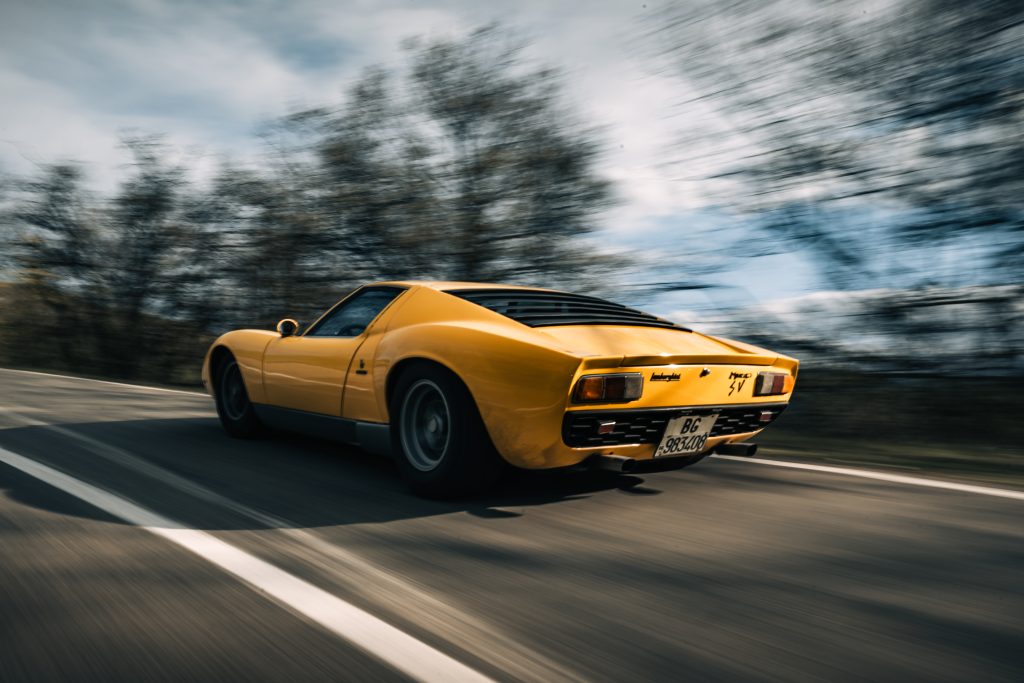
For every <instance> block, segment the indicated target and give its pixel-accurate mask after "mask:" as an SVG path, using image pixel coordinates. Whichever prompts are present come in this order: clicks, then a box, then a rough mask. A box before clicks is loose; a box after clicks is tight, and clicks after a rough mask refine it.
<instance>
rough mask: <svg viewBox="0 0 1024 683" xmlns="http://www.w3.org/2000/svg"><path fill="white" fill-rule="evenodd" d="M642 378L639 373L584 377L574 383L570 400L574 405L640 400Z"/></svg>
mask: <svg viewBox="0 0 1024 683" xmlns="http://www.w3.org/2000/svg"><path fill="white" fill-rule="evenodd" d="M643 391H644V377H643V375H641V374H640V373H639V372H630V373H622V374H618V375H585V376H583V377H580V379H579V381H577V382H576V388H575V389H574V390H573V392H572V400H573V401H574V402H576V403H625V402H627V401H635V400H636V399H638V398H640V395H641V394H642V393H643Z"/></svg>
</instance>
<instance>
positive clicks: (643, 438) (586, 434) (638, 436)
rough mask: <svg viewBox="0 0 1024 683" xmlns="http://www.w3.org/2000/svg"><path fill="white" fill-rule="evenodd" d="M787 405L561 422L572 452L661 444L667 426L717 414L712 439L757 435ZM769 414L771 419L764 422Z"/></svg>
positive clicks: (599, 415) (604, 413)
mask: <svg viewBox="0 0 1024 683" xmlns="http://www.w3.org/2000/svg"><path fill="white" fill-rule="evenodd" d="M785 409H786V404H785V403H768V404H754V405H744V406H698V407H693V408H654V409H650V410H644V409H639V410H593V411H591V410H587V411H574V412H570V413H566V414H565V418H564V419H563V421H562V440H563V441H565V445H567V446H571V447H573V448H585V447H588V446H621V445H623V444H637V443H658V442H659V441H661V437H662V435H663V434H664V433H665V426H666V425H667V424H668V421H669V420H671V419H672V418H675V417H679V416H680V415H713V414H717V415H718V419H717V420H715V426H714V427H712V428H711V436H729V435H731V434H745V433H747V432H755V431H757V430H758V429H762V428H764V427H765V426H766V425H769V424H771V423H772V422H774V421H775V419H776V418H778V417H779V415H781V414H782V411H783V410H785ZM762 413H768V414H769V415H768V416H767V417H768V418H769V419H766V420H764V421H762V420H761V414H762ZM608 422H614V423H615V426H614V427H613V428H612V431H610V432H608V433H607V434H598V433H597V430H598V427H599V426H600V425H601V423H608Z"/></svg>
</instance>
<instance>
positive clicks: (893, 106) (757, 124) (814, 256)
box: [0, 0, 1024, 443]
mask: <svg viewBox="0 0 1024 683" xmlns="http://www.w3.org/2000/svg"><path fill="white" fill-rule="evenodd" d="M633 37H634V39H635V42H636V44H637V45H638V48H637V54H638V58H640V59H642V60H644V61H645V62H646V63H647V64H649V65H652V68H653V69H654V70H655V71H657V72H659V74H660V75H661V76H666V75H667V76H668V77H669V78H670V79H672V80H673V81H674V82H675V83H677V84H678V86H679V88H678V91H677V92H668V93H667V94H666V96H667V97H669V98H674V99H675V100H676V105H677V106H678V111H679V112H680V115H679V116H678V117H677V118H678V126H677V127H678V132H679V135H678V139H676V140H666V144H665V149H664V163H666V164H669V165H671V166H672V167H673V169H674V170H675V173H676V175H677V176H678V178H679V179H680V181H681V182H688V183H697V184H698V185H699V187H700V192H701V194H702V196H704V197H705V198H706V199H707V207H706V211H709V212H718V213H719V214H721V215H728V216H730V217H732V218H733V219H735V220H736V221H739V222H741V223H742V224H743V225H744V226H745V230H746V232H745V233H744V237H743V239H742V241H741V242H740V243H739V244H737V243H736V242H735V241H731V240H727V239H724V238H723V239H722V240H721V242H720V243H719V242H718V241H717V240H716V238H715V236H714V235H711V237H710V240H709V239H708V236H707V235H706V234H704V235H691V234H685V233H684V234H674V235H669V236H667V237H666V242H669V243H672V244H676V245H682V247H676V249H677V251H678V253H676V254H674V255H673V253H672V252H671V249H670V248H666V249H664V250H661V252H660V253H662V254H663V255H665V257H666V258H664V259H660V260H659V263H658V264H650V263H645V260H644V259H643V258H640V257H639V256H638V255H637V254H638V253H639V252H638V251H633V250H631V249H630V248H629V247H628V245H626V246H625V247H624V248H621V249H616V250H612V249H609V248H608V247H607V246H606V243H604V242H602V241H601V240H597V239H595V232H594V231H595V230H596V229H597V228H598V227H599V226H600V225H601V220H602V217H603V216H605V215H606V212H607V210H608V209H609V208H611V207H613V206H614V205H615V202H616V193H615V188H614V187H613V186H612V185H611V184H610V182H608V181H607V180H606V179H604V178H602V177H601V174H600V173H599V172H598V170H597V169H598V168H599V167H600V162H601V160H602V155H603V154H604V151H605V149H606V146H607V145H608V144H610V143H612V142H614V141H611V140H607V139H606V132H605V131H602V130H600V129H597V128H595V127H594V126H592V125H590V124H589V123H588V122H587V121H586V120H584V119H583V118H582V117H581V116H580V115H579V114H578V113H577V112H576V111H575V110H574V108H573V107H571V106H569V104H568V102H567V98H566V97H565V77H564V76H563V75H562V74H561V73H560V72H559V71H558V70H557V69H555V68H552V67H550V66H548V65H544V64H537V63H535V62H534V61H533V60H531V59H529V58H528V57H527V54H528V52H529V50H528V48H529V44H528V42H526V41H524V40H522V39H521V38H520V37H519V36H518V35H517V34H515V33H514V32H512V31H509V30H507V29H504V28H502V27H499V26H487V27H484V28H481V29H479V30H476V31H474V32H472V33H470V34H469V35H467V36H465V37H463V38H459V39H446V40H437V39H412V40H409V41H407V42H406V43H405V44H404V45H403V49H404V61H403V63H402V65H401V67H399V68H395V69H387V68H383V67H377V68H372V69H369V70H367V71H366V72H365V74H364V75H363V77H362V78H361V79H359V80H358V81H357V82H356V83H355V84H353V85H352V86H351V87H350V88H349V90H348V92H347V93H346V97H345V100H344V103H343V104H342V105H340V106H336V107H321V108H311V109H306V110H302V111H297V112H295V113H294V114H292V115H290V116H288V117H286V118H283V119H281V120H277V121H272V122H270V123H269V124H268V125H267V126H266V128H265V130H264V131H263V132H262V138H263V143H264V152H263V154H262V156H261V158H260V161H259V163H254V164H249V165H242V164H237V163H232V162H230V161H226V162H224V163H223V164H222V166H221V167H220V169H219V171H218V172H217V174H216V176H215V177H214V178H213V179H212V180H210V181H209V182H206V183H203V184H196V183H192V182H189V181H187V178H188V177H189V174H188V173H187V172H186V171H187V169H185V168H183V167H181V166H177V165H175V163H173V162H172V161H170V160H171V159H172V158H173V155H171V154H169V153H168V149H167V148H166V147H165V146H164V145H163V143H162V142H161V139H160V138H159V137H158V136H150V137H147V136H134V137H127V138H126V139H125V141H124V144H125V146H126V147H127V149H128V150H129V151H130V152H131V155H132V158H133V160H134V161H133V164H132V166H131V169H130V173H128V174H127V177H125V178H124V179H123V181H122V182H121V184H120V186H119V187H118V189H117V191H116V192H115V193H113V195H112V196H98V195H95V194H92V193H90V192H89V191H87V190H86V189H85V188H86V187H87V183H85V182H84V180H85V179H84V178H83V175H82V174H83V171H82V169H81V167H80V166H77V165H75V164H67V163H58V164H53V165H51V166H48V167H43V168H40V170H39V172H38V174H37V175H36V176H35V177H33V178H11V177H6V178H0V205H2V206H3V207H6V210H5V214H4V215H3V217H2V220H0V229H2V230H3V239H4V243H3V248H2V249H0V260H2V261H0V265H2V267H3V268H4V272H5V276H4V278H3V279H2V282H0V297H2V298H3V309H2V310H3V313H2V316H3V320H2V321H0V322H2V326H0V355H2V361H3V362H4V363H5V364H13V365H20V366H28V367H40V368H54V369H63V370H72V371H75V372H80V373H86V374H97V375H104V376H115V377H122V378H135V379H145V380H153V381H161V382H173V383H194V382H196V380H197V377H198V367H199V360H200V358H201V357H202V353H203V351H204V349H205V347H206V345H207V344H208V343H209V341H210V339H211V338H212V337H213V336H215V335H216V334H218V333H220V332H223V331H225V330H227V329H231V328H234V327H240V326H255V325H259V326H270V325H273V323H274V322H275V321H276V320H278V319H279V318H282V317H285V316H291V317H296V318H298V319H300V320H303V321H307V322H308V321H310V320H311V319H312V318H313V317H314V316H315V315H316V314H317V313H318V312H320V311H322V310H323V309H324V308H326V307H327V306H329V305H330V304H331V303H332V302H333V301H335V300H337V299H338V298H340V296H342V295H343V294H345V292H346V291H347V290H349V289H351V288H352V287H354V286H356V285H358V284H360V283H362V282H366V281H372V280H383V279H399V278H439V279H465V280H482V281H497V282H516V283H526V284H535V285H546V286H552V287H559V288H565V289H570V290H573V291H585V292H586V291H589V292H593V293H597V294H600V295H604V296H609V297H610V298H613V299H617V300H619V301H622V302H623V303H627V304H633V305H651V306H655V308H656V311H655V312H658V313H662V314H671V313H672V311H671V310H666V309H665V308H661V310H657V307H658V306H659V304H658V296H659V295H661V294H664V293H666V292H672V291H675V290H698V291H699V290H713V289H714V288H716V287H721V286H722V285H721V281H720V280H719V281H718V282H717V283H716V282H715V281H714V280H713V279H712V278H710V277H709V276H710V275H711V274H712V273H713V272H714V271H715V270H716V268H717V267H716V266H714V265H713V264H714V263H715V261H714V257H715V255H716V254H724V253H725V252H727V251H728V252H731V253H735V252H736V251H742V252H743V254H744V256H746V257H751V256H759V255H766V254H780V253H788V252H799V253H802V254H804V255H807V256H809V257H810V258H809V261H810V262H811V263H813V264H814V265H815V268H816V270H817V273H816V277H817V280H818V285H817V289H818V290H820V291H819V292H818V293H816V294H812V295H810V296H807V297H803V298H800V299H797V300H791V301H786V302H770V303H769V304H767V305H765V304H759V305H750V306H738V307H731V308H725V309H722V310H719V311H716V312H715V314H714V315H709V316H706V317H705V319H703V320H698V321H696V322H697V323H698V325H697V327H698V329H705V330H708V331H711V332H717V333H724V334H727V335H728V336H735V337H737V338H741V339H746V340H749V341H753V342H755V343H762V344H764V345H766V346H769V347H771V348H773V349H778V350H780V351H783V352H788V353H791V354H792V355H796V356H798V357H800V358H801V359H802V360H804V361H805V366H804V375H803V377H804V379H802V380H801V387H802V389H801V391H798V392H797V399H796V400H795V404H794V411H793V412H794V415H795V416H798V415H799V414H801V412H800V411H803V414H805V415H806V417H807V419H806V420H804V421H803V422H801V423H800V424H797V420H796V417H794V418H791V420H792V421H793V424H794V426H796V427H799V428H800V429H802V430H804V431H806V432H807V433H811V434H814V433H817V432H816V430H818V432H820V433H821V434H826V433H831V432H833V431H834V430H835V425H837V424H838V425H842V424H846V423H849V424H850V425H853V426H851V427H850V429H851V430H852V429H859V430H862V429H863V425H862V424H861V421H860V418H858V417H856V416H857V415H861V416H868V417H870V422H871V424H873V425H874V429H875V430H876V431H879V433H882V432H884V431H885V430H886V429H889V431H890V432H891V433H892V434H905V433H907V432H908V431H913V432H915V433H917V434H924V433H925V432H930V433H933V434H934V435H936V436H935V438H940V437H939V436H938V435H939V434H944V435H946V436H941V438H943V439H946V438H947V437H948V432H949V431H950V430H953V431H956V430H957V429H961V428H966V427H965V425H966V422H971V424H973V425H974V428H975V429H977V430H983V431H988V432H993V431H994V432H998V433H1001V434H1004V435H1006V436H1007V440H1009V438H1010V435H1016V434H1017V432H1018V431H1019V430H1017V429H1016V428H1015V427H1013V426H1012V425H1014V424H1016V418H1015V415H1016V412H1014V411H1016V410H1017V408H1019V407H1020V399H1019V398H1016V397H1017V392H1016V391H1015V389H1014V387H1015V385H1014V384H1013V382H1014V381H1016V380H1019V379H1020V377H1021V376H1022V375H1024V353H1022V349H1024V296H1022V295H1024V280H1022V277H1021V273H1022V272H1024V270H1022V266H1024V3H1021V2H1019V1H1016V2H1014V1H1011V0H978V1H977V2H971V3H963V2H956V1H953V0H900V1H898V2H890V3H879V2H870V3H869V2H840V1H835V0H829V1H820V0H767V1H766V0H729V1H728V2H719V1H716V0H685V1H682V0H680V1H677V2H668V3H665V4H662V5H658V6H657V7H654V8H653V11H652V12H651V13H649V14H648V15H647V16H646V18H645V19H644V20H643V24H642V26H641V29H640V30H639V31H638V32H637V33H636V35H634V36H633ZM695 112H697V113H699V112H703V113H704V115H696V114H695ZM698 242H699V244H698ZM695 250H697V251H698V253H700V254H702V255H703V256H702V257H701V258H699V259H693V258H690V259H685V258H682V257H681V255H682V254H683V253H684V252H685V253H688V254H693V253H694V252H695ZM666 264H667V265H666ZM683 322H693V321H683ZM836 368H841V369H842V372H843V373H844V374H843V375H842V377H843V378H844V379H843V382H844V387H846V389H845V390H844V392H843V397H842V398H837V397H836V396H834V395H833V396H832V397H831V398H829V399H827V401H828V402H826V399H825V398H823V397H825V396H827V395H828V391H827V386H828V384H829V380H828V379H827V378H828V377H829V375H828V372H829V371H830V370H834V369H836ZM815 373H817V374H815ZM957 376H958V377H959V379H958V378H957ZM979 376H986V377H989V378H990V379H987V380H981V379H979ZM815 377H817V378H820V379H817V380H816V379H815ZM857 378H861V379H859V380H858V379H857ZM864 378H868V379H864ZM836 381H838V380H836ZM908 382H910V383H909V384H908ZM816 383H817V384H816ZM816 385H817V386H818V388H817V389H815V386H816ZM867 385H870V387H871V388H870V390H868V389H862V387H864V386H867ZM880 387H881V388H880ZM802 392H804V393H802ZM972 393H974V394H975V395H985V396H988V397H992V396H998V397H1000V400H999V401H995V402H994V403H993V405H994V406H995V405H999V406H1004V407H1003V408H1002V409H999V408H998V407H992V406H990V407H989V408H987V409H986V412H985V415H984V416H983V417H981V418H979V417H978V414H977V413H978V411H974V412H973V413H971V411H966V412H967V413H970V416H969V418H968V417H962V418H961V419H959V421H958V420H957V419H956V416H955V415H953V413H954V412H955V411H953V409H952V408H950V406H953V405H954V404H956V403H957V401H960V402H961V403H962V401H963V399H964V397H965V396H969V395H971V394H972ZM884 396H887V397H888V399H883V398H882V397H884ZM801 401H802V402H803V407H801ZM893 401H895V403H894V402H893ZM909 402H913V403H914V405H916V406H918V409H916V410H917V412H914V411H901V410H899V405H900V404H901V403H902V404H903V405H908V403H909ZM930 402H931V403H930ZM933 404H934V406H933V407H934V411H932V413H931V414H932V415H933V416H934V415H939V414H940V413H941V414H943V415H946V417H944V418H943V419H942V424H943V426H942V428H940V429H925V430H922V429H921V426H922V421H921V420H922V419H924V423H927V418H926V417H925V418H922V417H921V416H922V415H925V416H927V415H928V414H929V409H928V406H930V405H933ZM872 405H873V406H876V407H877V408H878V410H874V409H871V408H870V406H872ZM986 405H988V404H986ZM830 406H831V407H830ZM1014 406H1016V408H1015V407H1014ZM879 411H881V412H879ZM904 413H905V415H903V414H904ZM911 413H913V415H911ZM901 415H903V417H901ZM914 415H916V416H917V417H914ZM979 419H980V420H982V421H981V422H978V420H979ZM965 420H966V422H965ZM986 421H987V422H986ZM937 424H938V421H937V420H936V421H934V424H932V427H935V426H936V425H937ZM856 425H860V426H856ZM886 425H888V427H886ZM947 427H948V429H947ZM839 431H840V432H842V431H843V429H842V428H840V429H839ZM1013 438H1014V439H1016V436H1014V437H1013ZM1014 443H1016V441H1014Z"/></svg>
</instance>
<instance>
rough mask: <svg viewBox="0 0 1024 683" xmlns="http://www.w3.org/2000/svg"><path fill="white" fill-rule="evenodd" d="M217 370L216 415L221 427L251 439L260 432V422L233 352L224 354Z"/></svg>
mask: <svg viewBox="0 0 1024 683" xmlns="http://www.w3.org/2000/svg"><path fill="white" fill-rule="evenodd" d="M216 373H217V374H216V377H217V382H216V384H215V387H216V392H215V398H216V404H217V417H219V418H220V423H221V426H223V427H224V431H226V432H227V433H228V434H230V435H231V436H233V437H235V438H236V439H251V438H254V437H256V436H259V435H260V434H262V433H263V425H262V424H261V423H260V419H259V418H258V417H256V411H255V409H254V408H253V406H252V401H250V400H249V392H247V391H246V390H245V382H244V381H243V380H242V372H241V370H240V369H239V367H238V362H237V361H236V360H235V358H234V356H230V355H229V356H225V358H224V360H222V361H221V362H220V363H219V364H218V365H217V370H216Z"/></svg>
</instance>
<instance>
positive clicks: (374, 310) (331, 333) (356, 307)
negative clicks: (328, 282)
mask: <svg viewBox="0 0 1024 683" xmlns="http://www.w3.org/2000/svg"><path fill="white" fill-rule="evenodd" d="M404 291H405V290H404V289H400V288H398V287H373V288H370V289H364V290H362V291H361V292H359V293H358V294H356V295H355V296H352V297H350V298H349V299H348V300H347V301H345V302H344V303H342V304H341V305H340V306H338V307H337V308H335V309H334V310H333V311H331V312H330V313H328V314H327V317H325V318H324V319H323V320H321V321H320V322H319V323H318V324H317V326H316V327H314V328H313V329H311V330H310V331H309V332H307V333H306V336H307V337H355V336H357V335H360V334H362V333H363V330H365V329H366V328H367V327H368V326H369V324H370V323H372V322H373V319H374V318H376V317H377V316H378V315H379V314H380V312H381V311H383V310H384V307H385V306H387V305H388V304H389V303H391V301H392V300H394V298H395V297H397V296H398V295H399V294H401V293H402V292H404Z"/></svg>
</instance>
